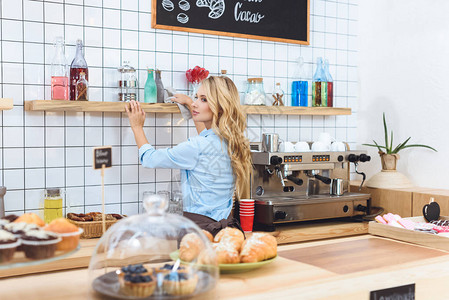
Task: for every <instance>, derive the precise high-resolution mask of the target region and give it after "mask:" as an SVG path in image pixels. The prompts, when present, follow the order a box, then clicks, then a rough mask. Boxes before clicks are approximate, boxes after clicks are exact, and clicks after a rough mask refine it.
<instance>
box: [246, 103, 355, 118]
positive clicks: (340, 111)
mask: <svg viewBox="0 0 449 300" xmlns="http://www.w3.org/2000/svg"><path fill="white" fill-rule="evenodd" d="M243 110H244V111H245V112H246V114H248V115H309V116H335V115H350V114H351V109H350V108H338V107H298V106H255V105H254V106H252V105H243Z"/></svg>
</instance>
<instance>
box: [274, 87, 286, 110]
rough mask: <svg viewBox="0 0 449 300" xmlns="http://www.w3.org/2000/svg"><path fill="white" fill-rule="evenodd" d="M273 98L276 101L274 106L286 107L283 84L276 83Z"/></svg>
mask: <svg viewBox="0 0 449 300" xmlns="http://www.w3.org/2000/svg"><path fill="white" fill-rule="evenodd" d="M272 96H273V99H274V102H273V106H275V105H278V106H284V100H283V99H282V98H283V97H284V91H283V90H282V88H281V84H280V83H279V82H278V83H276V86H275V88H274V91H273V93H272Z"/></svg>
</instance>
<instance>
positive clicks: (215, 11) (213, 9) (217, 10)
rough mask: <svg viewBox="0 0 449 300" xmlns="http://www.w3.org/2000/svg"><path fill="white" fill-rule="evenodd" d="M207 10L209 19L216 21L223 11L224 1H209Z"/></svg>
mask: <svg viewBox="0 0 449 300" xmlns="http://www.w3.org/2000/svg"><path fill="white" fill-rule="evenodd" d="M209 8H210V12H209V15H208V16H209V18H211V19H218V18H219V17H221V16H222V15H223V13H224V11H225V2H224V0H211V1H210V6H209Z"/></svg>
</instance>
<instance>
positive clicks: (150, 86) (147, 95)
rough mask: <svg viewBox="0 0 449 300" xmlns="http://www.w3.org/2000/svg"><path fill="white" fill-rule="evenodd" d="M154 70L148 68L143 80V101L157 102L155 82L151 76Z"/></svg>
mask: <svg viewBox="0 0 449 300" xmlns="http://www.w3.org/2000/svg"><path fill="white" fill-rule="evenodd" d="M153 73H154V70H153V69H148V77H147V81H146V82H145V89H144V102H145V103H156V102H157V87H156V82H155V81H154V77H153Z"/></svg>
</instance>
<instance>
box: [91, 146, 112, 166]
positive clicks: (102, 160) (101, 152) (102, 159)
mask: <svg viewBox="0 0 449 300" xmlns="http://www.w3.org/2000/svg"><path fill="white" fill-rule="evenodd" d="M93 153H94V163H93V167H94V169H95V170H97V169H101V168H103V165H104V168H110V167H112V147H111V146H106V147H95V148H94V149H93Z"/></svg>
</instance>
